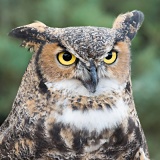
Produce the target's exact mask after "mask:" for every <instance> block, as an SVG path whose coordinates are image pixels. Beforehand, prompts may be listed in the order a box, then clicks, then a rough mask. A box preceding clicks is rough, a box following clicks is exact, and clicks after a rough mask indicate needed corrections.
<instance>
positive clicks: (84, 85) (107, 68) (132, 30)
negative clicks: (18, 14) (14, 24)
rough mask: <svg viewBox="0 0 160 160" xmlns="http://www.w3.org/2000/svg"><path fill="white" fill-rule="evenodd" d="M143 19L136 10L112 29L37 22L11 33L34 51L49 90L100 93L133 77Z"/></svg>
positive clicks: (120, 18)
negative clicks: (134, 51)
mask: <svg viewBox="0 0 160 160" xmlns="http://www.w3.org/2000/svg"><path fill="white" fill-rule="evenodd" d="M142 21H143V15H141V14H140V13H139V12H137V11H133V12H129V13H126V14H124V15H120V16H119V17H118V18H117V19H116V21H115V22H114V24H113V28H111V29H109V28H101V27H68V28H50V27H47V26H46V25H44V24H43V23H41V22H35V23H32V24H30V25H26V26H22V27H18V28H16V29H14V30H12V32H11V33H10V35H13V36H16V37H18V38H22V39H23V40H24V41H23V43H22V45H24V46H28V47H29V48H30V49H33V50H34V52H35V54H36V58H35V63H36V66H37V72H38V74H39V76H40V78H41V79H42V80H43V82H44V83H45V85H46V86H47V87H48V88H49V89H51V88H52V89H60V90H69V91H76V93H77V91H78V90H79V92H83V93H91V94H92V93H93V94H94V93H95V94H96V93H97V92H98V93H102V92H104V91H105V90H106V89H107V88H117V87H118V86H119V85H122V84H124V83H126V81H127V80H128V79H129V75H130V49H129V47H130V42H131V40H132V39H133V37H134V36H135V34H136V32H137V30H138V29H139V27H140V25H141V23H142ZM64 84H65V85H64ZM81 90H82V91H81Z"/></svg>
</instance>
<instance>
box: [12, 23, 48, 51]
mask: <svg viewBox="0 0 160 160" xmlns="http://www.w3.org/2000/svg"><path fill="white" fill-rule="evenodd" d="M46 28H47V26H46V25H45V24H44V23H42V22H39V21H36V22H34V23H31V24H28V25H25V26H20V27H17V28H15V29H12V30H11V32H10V33H9V36H12V37H15V38H18V39H22V40H23V41H22V44H21V46H22V47H25V48H28V50H29V51H36V50H37V49H38V47H39V46H40V44H42V43H44V42H45V41H46V39H47V37H46Z"/></svg>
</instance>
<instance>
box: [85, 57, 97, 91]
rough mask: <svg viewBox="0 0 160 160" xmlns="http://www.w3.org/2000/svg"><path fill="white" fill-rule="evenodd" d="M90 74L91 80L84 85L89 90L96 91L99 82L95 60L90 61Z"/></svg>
mask: <svg viewBox="0 0 160 160" xmlns="http://www.w3.org/2000/svg"><path fill="white" fill-rule="evenodd" d="M88 71H89V74H90V80H88V81H85V82H84V86H85V87H86V88H87V89H88V91H89V92H92V93H95V92H96V87H97V84H98V75H97V68H96V66H95V64H94V62H93V60H91V61H90V69H88Z"/></svg>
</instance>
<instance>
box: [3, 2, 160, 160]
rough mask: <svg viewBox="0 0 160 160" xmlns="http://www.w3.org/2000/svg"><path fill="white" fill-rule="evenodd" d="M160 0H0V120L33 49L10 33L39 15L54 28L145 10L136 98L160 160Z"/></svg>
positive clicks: (135, 62) (137, 46) (101, 22)
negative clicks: (10, 35) (23, 45)
mask: <svg viewBox="0 0 160 160" xmlns="http://www.w3.org/2000/svg"><path fill="white" fill-rule="evenodd" d="M159 7H160V0H148V1H146V0H141V1H140V0H134V1H133V0H132V1H131V0H119V1H118V0H112V1H111V0H79V1H78V0H34V1H33V0H27V1H26V0H0V123H2V122H3V121H4V119H5V118H6V116H7V115H8V113H9V111H10V110H11V106H12V103H13V101H14V98H15V96H16V93H17V90H18V86H19V85H20V81H21V78H22V76H23V73H24V71H25V69H26V67H27V64H28V62H29V59H30V58H31V54H30V53H28V52H27V51H26V50H25V49H24V48H20V47H19V44H20V42H19V41H17V40H15V39H13V38H10V37H8V36H7V34H8V32H9V31H10V30H11V29H12V28H15V27H17V26H21V25H24V24H28V23H31V22H33V21H34V20H39V21H42V22H43V23H45V24H47V25H48V26H52V27H67V26H86V25H87V26H88V25H91V26H103V27H111V26H112V23H113V21H114V19H115V18H116V16H117V15H118V14H120V13H125V12H127V11H131V10H135V9H137V10H141V11H142V12H143V13H144V14H145V21H144V23H143V26H142V27H141V29H140V30H139V33H138V35H137V36H136V38H135V39H134V40H133V42H132V81H133V91H134V98H135V103H136V107H137V111H138V115H139V117H140V120H141V123H142V126H143V128H144V132H145V135H146V137H147V141H148V145H149V151H150V156H151V159H153V160H160V152H159V150H160V118H159V116H160V53H159V50H160V32H159V30H160V18H159V17H160V9H159Z"/></svg>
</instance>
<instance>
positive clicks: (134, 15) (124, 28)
mask: <svg viewBox="0 0 160 160" xmlns="http://www.w3.org/2000/svg"><path fill="white" fill-rule="evenodd" d="M143 20H144V15H143V13H142V12H141V11H137V10H134V11H132V12H128V13H125V14H121V15H119V16H118V17H117V18H116V20H115V22H114V23H113V28H114V29H117V30H118V31H119V33H121V35H118V36H119V38H120V39H128V38H129V40H132V39H133V38H134V37H135V35H136V33H137V31H138V29H139V28H140V26H141V25H142V23H143Z"/></svg>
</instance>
